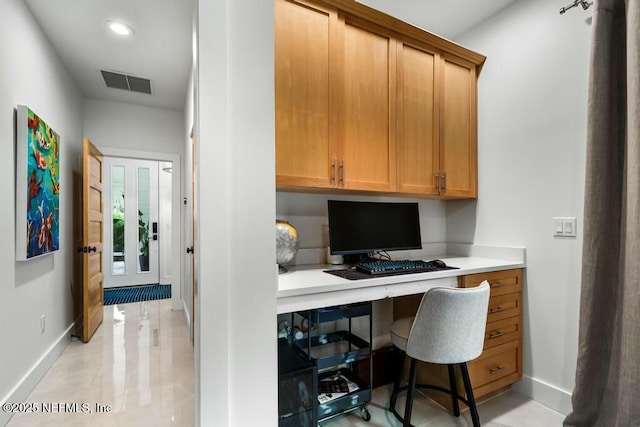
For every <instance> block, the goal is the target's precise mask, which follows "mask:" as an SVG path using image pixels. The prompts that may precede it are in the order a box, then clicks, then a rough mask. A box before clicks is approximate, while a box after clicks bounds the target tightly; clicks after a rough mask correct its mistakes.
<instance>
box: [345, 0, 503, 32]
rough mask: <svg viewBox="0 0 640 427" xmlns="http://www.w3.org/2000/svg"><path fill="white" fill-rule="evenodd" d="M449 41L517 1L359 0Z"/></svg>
mask: <svg viewBox="0 0 640 427" xmlns="http://www.w3.org/2000/svg"><path fill="white" fill-rule="evenodd" d="M357 1H358V2H359V3H362V4H366V5H367V6H370V7H373V8H374V9H377V10H379V11H381V12H384V13H386V14H388V15H391V16H395V17H396V18H398V19H401V20H403V21H406V22H408V23H410V24H413V25H415V26H416V27H420V28H423V29H425V30H427V31H429V32H431V33H434V34H437V35H439V36H441V37H444V38H447V39H449V40H454V41H455V38H456V37H458V36H460V35H461V34H462V33H464V32H465V31H467V30H469V29H471V28H473V27H475V26H476V25H477V24H479V23H480V22H482V21H484V20H485V19H487V18H488V17H489V16H491V15H493V14H495V13H497V12H498V11H499V10H501V9H504V8H505V7H507V6H508V5H510V4H511V3H513V2H514V1H515V0H480V1H479V0H446V1H443V0H357Z"/></svg>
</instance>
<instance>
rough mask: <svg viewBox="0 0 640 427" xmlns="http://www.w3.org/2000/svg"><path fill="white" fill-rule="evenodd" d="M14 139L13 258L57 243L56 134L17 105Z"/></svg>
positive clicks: (47, 249) (32, 254) (33, 254)
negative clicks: (14, 223)
mask: <svg viewBox="0 0 640 427" xmlns="http://www.w3.org/2000/svg"><path fill="white" fill-rule="evenodd" d="M16 134H17V143H16V150H17V152H16V159H17V163H18V164H17V165H16V172H17V174H16V184H17V189H16V259H18V260H21V261H23V260H28V259H31V258H34V257H37V256H40V255H46V254H49V253H51V252H53V251H57V250H58V249H59V246H60V137H59V136H58V134H57V133H56V132H55V131H54V130H53V129H52V128H51V127H50V126H49V125H48V124H47V123H45V122H44V120H42V119H41V118H40V117H38V115H37V114H35V113H34V112H33V111H31V110H30V109H29V108H27V107H25V106H22V105H20V106H18V113H17V132H16Z"/></svg>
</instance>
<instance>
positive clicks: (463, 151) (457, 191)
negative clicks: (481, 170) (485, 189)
mask: <svg viewBox="0 0 640 427" xmlns="http://www.w3.org/2000/svg"><path fill="white" fill-rule="evenodd" d="M441 72H442V77H441V82H442V84H441V87H440V173H441V174H442V173H444V174H445V175H444V177H443V178H442V186H443V190H442V191H441V195H443V196H449V197H477V193H478V188H477V186H478V183H477V179H478V178H477V162H478V159H477V102H476V67H475V65H474V64H472V63H471V62H468V61H465V60H463V59H459V58H456V57H455V56H452V55H449V54H446V53H444V52H443V53H442V61H441Z"/></svg>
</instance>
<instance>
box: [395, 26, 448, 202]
mask: <svg viewBox="0 0 640 427" xmlns="http://www.w3.org/2000/svg"><path fill="white" fill-rule="evenodd" d="M397 49H398V52H397V54H398V61H397V63H398V86H397V103H398V104H397V109H398V110H397V112H398V115H397V117H398V126H397V130H398V133H397V135H398V140H397V144H398V151H397V157H398V159H397V160H398V161H397V168H398V169H397V176H398V192H401V193H410V194H420V195H422V194H426V195H437V194H438V182H437V178H436V174H437V173H438V166H439V154H440V150H439V128H438V126H439V123H438V117H439V109H438V103H439V100H438V98H439V91H438V90H436V89H437V87H436V82H437V81H438V78H439V75H438V73H439V71H440V70H439V68H438V67H437V64H439V63H440V62H439V61H440V56H439V54H438V53H437V52H436V50H435V49H433V48H430V47H429V46H426V45H424V44H422V43H419V42H417V41H411V40H409V39H405V38H400V39H399V42H398V46H397Z"/></svg>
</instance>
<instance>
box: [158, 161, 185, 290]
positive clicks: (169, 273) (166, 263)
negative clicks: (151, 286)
mask: <svg viewBox="0 0 640 427" xmlns="http://www.w3.org/2000/svg"><path fill="white" fill-rule="evenodd" d="M172 167H173V164H172V162H159V164H158V235H159V239H160V248H159V249H160V271H159V274H160V279H159V280H160V283H163V284H168V283H171V282H173V274H176V275H177V276H176V277H179V276H180V272H179V271H177V272H175V273H174V271H173V268H172V262H171V260H172V259H173V256H174V253H173V246H174V244H173V239H178V240H179V239H180V234H178V233H180V230H176V235H175V236H173V232H172V230H171V223H172V218H171V211H172V210H173V209H172V206H171V198H172V194H171V179H172V178H173V171H171V172H170V173H169V172H166V171H164V169H167V168H172Z"/></svg>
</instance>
